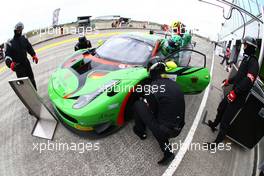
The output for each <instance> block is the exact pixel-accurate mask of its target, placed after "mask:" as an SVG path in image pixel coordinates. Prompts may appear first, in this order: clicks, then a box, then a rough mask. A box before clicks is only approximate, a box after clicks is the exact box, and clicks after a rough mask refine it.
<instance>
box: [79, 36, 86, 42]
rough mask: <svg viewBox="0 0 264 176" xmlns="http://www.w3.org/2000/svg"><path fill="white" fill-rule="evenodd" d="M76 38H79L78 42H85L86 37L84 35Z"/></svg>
mask: <svg viewBox="0 0 264 176" xmlns="http://www.w3.org/2000/svg"><path fill="white" fill-rule="evenodd" d="M78 40H79V42H80V43H85V42H87V39H86V37H85V36H80V37H79V39H78Z"/></svg>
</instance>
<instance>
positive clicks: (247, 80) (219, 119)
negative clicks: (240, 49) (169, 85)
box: [208, 37, 259, 148]
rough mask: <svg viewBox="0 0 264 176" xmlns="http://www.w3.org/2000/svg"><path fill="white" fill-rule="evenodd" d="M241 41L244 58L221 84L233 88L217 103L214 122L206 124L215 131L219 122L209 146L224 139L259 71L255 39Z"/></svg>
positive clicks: (246, 38) (247, 38)
mask: <svg viewBox="0 0 264 176" xmlns="http://www.w3.org/2000/svg"><path fill="white" fill-rule="evenodd" d="M242 43H243V44H244V55H243V56H244V58H243V61H242V63H241V65H240V67H239V69H238V72H237V74H236V75H235V76H234V77H232V78H230V79H228V80H227V79H226V80H224V81H223V85H222V86H224V87H225V86H228V85H229V84H233V88H232V90H231V91H230V92H229V94H228V95H227V96H226V97H224V99H223V100H222V101H221V103H220V104H219V106H218V109H217V115H216V118H215V120H214V122H212V121H211V120H209V121H208V125H209V127H210V128H211V129H212V131H213V132H214V131H216V127H217V126H218V124H219V123H220V131H219V133H218V136H217V138H216V139H215V141H214V145H213V146H212V145H210V146H209V147H211V148H214V147H216V146H217V145H218V144H219V143H220V142H222V141H223V140H224V138H225V135H226V134H227V132H228V129H229V127H230V123H231V121H232V120H233V118H234V117H235V115H236V113H237V112H238V110H239V109H240V108H241V107H242V106H243V105H244V104H245V100H246V97H247V95H248V93H249V91H250V89H251V88H252V86H253V84H254V82H255V80H256V78H257V75H258V72H259V64H258V60H257V58H256V56H255V55H254V54H255V51H256V49H257V42H256V40H255V39H254V38H252V37H245V38H244V39H243V41H242Z"/></svg>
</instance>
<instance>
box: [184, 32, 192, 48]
mask: <svg viewBox="0 0 264 176" xmlns="http://www.w3.org/2000/svg"><path fill="white" fill-rule="evenodd" d="M191 41H192V36H191V34H190V33H188V32H187V33H185V34H184V35H183V38H182V45H183V46H187V45H188V44H190V43H191Z"/></svg>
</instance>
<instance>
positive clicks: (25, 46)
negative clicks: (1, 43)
mask: <svg viewBox="0 0 264 176" xmlns="http://www.w3.org/2000/svg"><path fill="white" fill-rule="evenodd" d="M23 29H24V25H23V23H21V22H19V23H17V24H16V26H15V29H14V37H13V38H12V39H11V40H10V41H8V42H7V43H6V46H5V63H6V65H7V67H9V68H10V69H11V70H12V71H15V72H16V75H17V78H21V77H28V78H29V79H30V81H31V83H32V84H33V86H34V88H35V89H36V90H37V86H36V82H35V79H34V74H33V71H32V68H31V65H30V62H29V60H28V58H27V53H29V54H30V55H31V56H32V59H33V62H35V63H36V64H37V63H38V60H39V59H38V57H37V55H36V53H35V51H34V49H33V47H32V45H31V44H30V43H29V41H28V39H27V38H26V37H25V36H23V35H22V31H23Z"/></svg>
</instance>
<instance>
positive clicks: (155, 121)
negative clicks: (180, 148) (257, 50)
mask: <svg viewBox="0 0 264 176" xmlns="http://www.w3.org/2000/svg"><path fill="white" fill-rule="evenodd" d="M152 61H153V62H151V63H150V64H149V66H148V71H149V73H150V82H149V85H150V86H151V87H153V86H156V87H159V90H158V91H151V92H150V94H148V95H146V93H147V92H144V93H145V96H144V97H141V98H140V99H139V100H137V101H136V102H135V104H134V111H135V115H136V117H135V126H134V127H133V131H134V133H135V134H136V135H137V136H139V137H140V139H142V140H144V139H146V137H147V134H146V127H148V128H149V129H150V131H151V132H152V134H153V135H154V137H155V138H156V140H157V141H158V143H159V145H160V148H161V150H162V152H163V153H164V156H163V158H162V159H161V160H160V161H158V164H160V165H167V164H169V163H170V162H171V161H172V160H173V159H174V157H175V155H174V154H173V153H172V152H171V145H170V143H169V138H173V137H176V136H178V135H179V134H180V132H181V130H182V128H183V126H184V124H185V121H184V118H185V100H184V95H183V93H182V92H181V91H180V88H179V86H178V85H177V84H176V82H175V81H173V80H170V79H166V78H162V77H161V73H164V72H165V64H164V63H162V62H157V61H155V60H154V59H153V60H152ZM155 62H156V63H155ZM162 87H163V88H162Z"/></svg>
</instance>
